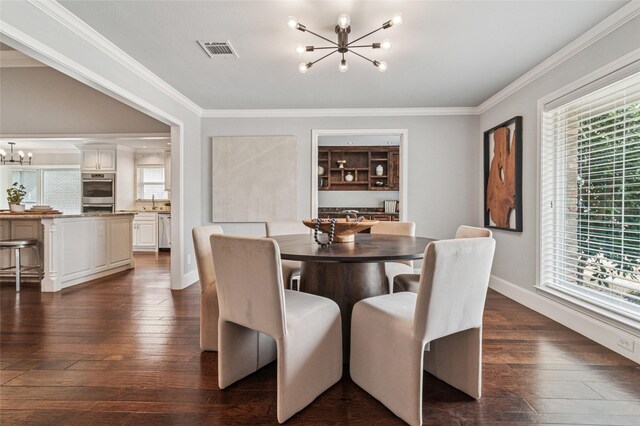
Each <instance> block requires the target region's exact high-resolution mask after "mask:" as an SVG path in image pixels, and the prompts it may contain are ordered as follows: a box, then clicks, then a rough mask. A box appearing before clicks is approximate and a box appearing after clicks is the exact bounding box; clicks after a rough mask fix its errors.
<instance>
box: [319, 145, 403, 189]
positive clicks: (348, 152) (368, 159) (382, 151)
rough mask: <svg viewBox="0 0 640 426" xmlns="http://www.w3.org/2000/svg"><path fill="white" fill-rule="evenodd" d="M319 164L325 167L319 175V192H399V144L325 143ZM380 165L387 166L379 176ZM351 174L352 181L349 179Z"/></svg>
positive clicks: (321, 149)
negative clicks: (344, 144) (352, 145)
mask: <svg viewBox="0 0 640 426" xmlns="http://www.w3.org/2000/svg"><path fill="white" fill-rule="evenodd" d="M338 161H340V163H338ZM342 162H344V163H342ZM341 165H342V167H340V166H341ZM318 166H322V168H323V169H324V173H323V174H321V175H319V176H318V190H319V191H398V190H399V187H400V148H399V147H397V146H358V147H350V146H322V147H320V148H319V149H318ZM378 166H382V168H383V174H382V175H381V176H376V168H377V167H378ZM349 173H350V174H351V175H352V176H353V180H352V181H348V180H346V179H345V177H346V176H347V174H349Z"/></svg>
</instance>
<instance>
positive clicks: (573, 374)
mask: <svg viewBox="0 0 640 426" xmlns="http://www.w3.org/2000/svg"><path fill="white" fill-rule="evenodd" d="M136 263H137V268H136V269H135V270H134V271H131V272H130V273H127V274H125V275H121V276H119V277H117V278H113V279H109V280H105V281H102V282H99V283H92V284H87V285H80V286H77V287H74V288H70V289H67V290H64V291H62V292H60V293H55V294H51V293H40V291H39V288H38V287H36V286H35V285H34V284H25V285H24V288H23V291H22V292H21V293H20V294H19V295H16V293H15V290H14V287H13V285H12V284H11V283H4V284H3V285H2V288H1V290H0V296H1V306H0V307H1V321H2V322H1V333H0V344H1V346H0V384H1V386H0V424H2V425H3V426H8V425H12V424H21V425H32V424H42V425H63V424H64V425H69V424H71V425H84V424H105V425H119V424H126V425H136V426H139V425H164V424H180V425H196V424H208V425H218V424H220V425H227V424H277V421H276V413H275V402H276V401H275V399H276V367H275V363H274V364H271V365H269V366H267V367H266V368H264V369H262V370H260V371H259V372H257V373H255V374H253V375H252V376H250V377H248V378H246V379H244V380H242V381H241V382H240V383H237V384H235V385H233V386H231V387H230V388H228V389H226V390H224V391H221V390H219V389H218V386H217V373H216V369H217V358H216V353H201V352H200V349H199V347H198V328H199V325H198V310H199V289H198V286H197V285H193V286H191V287H189V288H188V289H186V290H184V291H175V292H172V291H170V290H168V289H166V288H162V286H163V285H165V284H166V283H167V282H168V280H169V273H168V268H169V257H168V256H167V255H166V254H161V255H155V254H143V255H137V256H136ZM484 325H485V328H484V359H483V361H484V384H483V397H482V399H480V400H479V401H475V400H473V399H471V398H469V397H467V396H465V395H464V394H462V393H461V392H458V391H456V390H453V389H452V388H450V387H449V386H447V385H445V384H443V383H442V382H440V381H438V380H437V379H434V378H433V377H431V376H429V375H428V374H425V380H424V408H423V409H424V423H425V424H438V425H441V424H443V425H448V424H451V425H462V424H465V425H466V424H505V425H513V424H527V423H538V424H571V425H575V424H619V425H639V424H640V367H639V366H638V365H637V364H635V363H633V362H632V361H629V360H627V359H626V358H623V357H621V356H619V355H617V354H615V353H613V352H611V351H609V350H607V349H605V348H603V347H602V346H599V345H597V344H596V343H593V342H592V341H590V340H588V339H586V338H584V337H582V336H580V335H578V334H576V333H574V332H572V331H571V330H569V329H567V328H565V327H563V326H560V325H558V324H556V323H554V322H553V321H551V320H549V319H547V318H545V317H543V316H541V315H538V314H536V313H535V312H533V311H531V310H529V309H526V308H524V307H522V306H520V305H518V304H516V303H515V302H512V301H510V300H509V299H506V298H505V297H503V296H501V295H499V294H498V293H495V292H493V291H490V292H489V297H488V302H487V308H486V311H485V322H484ZM287 424H291V425H302V424H304V425H307V424H333V425H343V424H358V425H392V424H398V425H401V424H403V422H401V421H400V420H399V419H397V418H396V417H395V416H394V415H393V414H391V412H389V411H388V410H387V409H386V408H385V407H384V406H383V405H382V404H380V403H378V402H377V401H376V400H375V399H373V398H372V397H370V396H369V395H367V394H366V393H365V392H364V391H362V390H361V389H360V388H358V387H357V386H356V385H355V384H354V383H352V382H351V380H350V379H349V377H348V374H345V376H344V377H343V379H342V381H341V382H339V383H338V384H337V385H335V386H334V387H332V388H331V389H329V390H328V391H327V392H325V393H324V394H323V395H321V396H320V397H319V398H318V399H317V400H316V401H314V402H313V403H312V404H311V405H310V406H309V407H307V408H306V409H305V410H303V411H302V412H300V413H298V414H297V415H296V416H295V417H293V418H292V419H291V420H290V421H289V422H287Z"/></svg>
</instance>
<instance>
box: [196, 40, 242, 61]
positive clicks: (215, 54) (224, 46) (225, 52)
mask: <svg viewBox="0 0 640 426" xmlns="http://www.w3.org/2000/svg"><path fill="white" fill-rule="evenodd" d="M198 44H199V45H200V47H202V49H203V50H204V53H206V54H207V55H208V56H209V57H210V58H234V57H235V58H237V57H238V54H237V53H236V51H235V50H234V49H233V46H231V43H230V42H229V41H228V40H227V41H202V40H198Z"/></svg>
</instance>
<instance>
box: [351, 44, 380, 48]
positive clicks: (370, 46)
mask: <svg viewBox="0 0 640 426" xmlns="http://www.w3.org/2000/svg"><path fill="white" fill-rule="evenodd" d="M362 47H368V48H370V49H375V48H374V47H373V46H372V45H371V44H361V45H360V46H351V45H349V49H357V48H362Z"/></svg>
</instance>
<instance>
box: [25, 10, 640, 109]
mask: <svg viewBox="0 0 640 426" xmlns="http://www.w3.org/2000/svg"><path fill="white" fill-rule="evenodd" d="M27 1H28V2H29V3H30V4H32V5H33V6H35V7H37V8H38V9H40V10H41V11H43V12H44V13H46V14H48V15H49V16H51V17H52V18H54V19H55V20H56V21H58V22H60V23H61V24H62V25H63V26H65V27H66V28H67V29H69V30H70V31H73V32H74V33H76V34H78V35H79V36H80V37H82V38H83V39H84V40H85V41H87V42H88V43H90V44H91V45H93V46H95V47H96V48H98V49H99V50H100V51H102V52H103V53H105V54H106V55H108V56H109V57H111V58H112V59H114V60H115V61H118V62H120V63H122V64H124V65H125V66H127V68H129V69H130V70H131V71H132V72H134V73H136V74H137V75H138V76H140V77H141V78H143V79H145V80H147V81H149V83H151V84H152V85H153V86H154V87H156V88H157V89H159V90H160V91H162V92H163V93H165V94H166V95H167V96H169V97H170V98H172V99H173V100H175V101H176V102H178V103H179V104H181V105H182V106H184V107H185V108H187V109H188V110H190V111H192V112H193V113H195V114H196V115H198V116H200V117H206V118H286V117H292V118H295V117H400V116H405V117H407V116H451V115H479V114H482V113H484V112H486V111H488V110H489V109H491V108H493V107H494V106H496V105H497V104H499V103H500V102H502V101H503V100H505V99H506V98H508V97H509V96H511V95H513V94H514V93H516V92H517V91H519V90H520V89H522V88H524V87H525V86H527V85H528V84H529V83H531V82H533V81H535V80H536V79H538V78H539V77H541V76H542V75H544V74H545V73H547V72H549V71H551V70H552V69H554V68H556V67H557V66H558V65H560V64H562V63H563V62H565V61H567V60H568V59H570V58H571V57H573V56H575V55H576V54H578V53H579V52H581V51H582V50H584V49H585V48H587V47H589V46H591V45H592V44H594V43H595V42H597V41H598V40H600V39H602V38H603V37H605V36H606V35H608V34H610V33H611V32H613V31H615V30H616V29H618V28H620V27H621V26H623V25H624V24H626V23H627V22H629V21H630V20H632V19H633V18H635V17H637V16H640V0H632V1H631V2H629V3H628V4H626V5H624V6H623V7H621V8H620V9H618V10H617V11H615V12H614V13H613V14H611V15H609V16H608V17H607V18H605V19H604V20H603V21H601V22H600V23H598V24H597V25H596V26H594V27H593V28H591V29H590V30H589V31H587V32H585V33H584V34H582V35H581V36H580V37H578V38H577V39H575V40H574V41H572V42H571V43H569V44H568V45H566V46H565V47H563V48H562V49H560V50H559V51H557V52H556V53H554V54H553V55H552V56H550V57H549V58H547V59H546V60H544V61H543V62H541V63H540V64H538V65H537V66H536V67H534V68H533V69H531V70H530V71H528V72H527V73H525V74H523V75H522V76H520V77H519V78H518V79H516V80H515V81H513V82H512V83H511V84H509V85H508V86H507V87H505V88H504V89H502V90H500V91H499V92H497V93H496V94H495V95H493V96H491V97H490V98H489V99H487V100H486V101H484V102H482V103H481V104H480V105H479V106H477V107H442V108H438V107H435V108H431V107H426V108H325V109H203V108H201V107H200V106H198V105H197V104H196V103H195V102H193V101H191V100H190V99H189V98H187V97H186V96H185V95H183V94H182V93H180V92H179V91H178V90H176V89H175V88H174V87H173V86H171V85H169V84H168V83H166V82H165V81H164V80H162V79H161V78H160V77H158V76H157V75H156V74H154V73H152V72H151V71H150V70H149V69H147V68H146V67H144V66H143V65H142V64H140V63H139V62H138V61H136V60H135V59H133V58H132V57H131V56H129V55H128V54H126V53H125V52H124V51H122V50H121V49H120V48H118V47H117V46H116V45H114V44H113V43H111V42H110V41H109V40H108V39H106V38H105V37H104V36H102V35H101V34H99V33H98V32H97V31H95V30H94V29H93V28H91V27H90V26H89V25H87V24H86V23H85V22H84V21H82V20H80V19H79V18H78V17H77V16H75V15H74V14H72V13H71V12H70V11H69V10H67V9H65V8H64V7H63V6H62V5H60V4H59V3H57V2H56V1H46V2H45V1H38V0H27Z"/></svg>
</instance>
